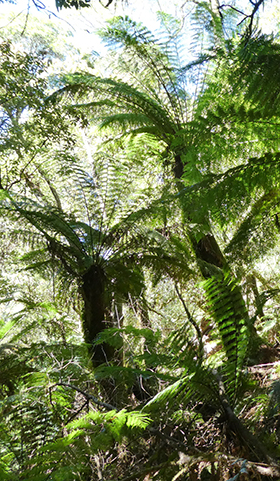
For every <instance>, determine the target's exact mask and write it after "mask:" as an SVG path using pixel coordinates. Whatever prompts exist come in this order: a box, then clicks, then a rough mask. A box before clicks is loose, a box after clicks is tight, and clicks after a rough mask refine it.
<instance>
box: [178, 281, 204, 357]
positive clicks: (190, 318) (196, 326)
mask: <svg viewBox="0 0 280 481" xmlns="http://www.w3.org/2000/svg"><path fill="white" fill-rule="evenodd" d="M175 290H176V292H177V295H178V298H179V299H180V301H181V303H182V305H183V307H184V310H185V313H186V314H187V317H188V320H189V322H190V323H191V325H192V326H193V327H194V329H195V330H196V333H197V338H198V342H199V357H200V358H201V357H202V356H203V342H202V333H201V330H200V328H199V326H198V324H197V323H196V322H195V320H194V319H193V317H192V315H191V313H190V311H189V309H188V307H187V305H186V303H185V301H184V299H183V297H182V295H181V293H180V291H179V289H178V286H177V284H176V283H175Z"/></svg>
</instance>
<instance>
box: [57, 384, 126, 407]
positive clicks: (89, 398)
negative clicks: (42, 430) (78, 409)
mask: <svg viewBox="0 0 280 481" xmlns="http://www.w3.org/2000/svg"><path fill="white" fill-rule="evenodd" d="M55 386H65V387H69V388H70V389H74V390H75V391H77V392H78V393H80V394H82V396H84V397H85V398H86V399H87V400H88V401H92V402H93V403H94V404H96V405H97V406H100V407H103V408H106V409H108V410H109V411H118V409H117V408H116V407H115V406H113V405H112V404H108V403H104V402H103V401H99V399H97V398H96V397H95V396H92V394H88V393H87V392H85V391H82V390H81V389H80V388H78V387H77V386H74V385H73V384H67V383H65V382H58V383H56V384H54V385H53V386H52V387H55Z"/></svg>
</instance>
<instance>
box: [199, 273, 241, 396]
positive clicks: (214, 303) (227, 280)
mask: <svg viewBox="0 0 280 481" xmlns="http://www.w3.org/2000/svg"><path fill="white" fill-rule="evenodd" d="M203 287H204V289H205V291H206V294H207V299H208V303H209V307H210V311H211V313H212V315H213V318H214V320H215V322H216V324H217V327H218V329H219V334H220V337H221V341H222V344H223V348H224V350H225V353H226V356H227V362H226V363H225V364H224V366H223V370H224V373H223V374H224V376H225V385H226V390H227V394H228V396H229V398H230V399H231V401H232V403H233V404H234V402H235V398H236V396H237V393H238V387H239V381H240V375H241V371H242V368H243V363H244V360H245V356H246V353H247V348H248V343H249V336H250V332H249V320H248V313H247V309H246V307H245V303H244V301H243V298H242V296H241V294H240V288H239V286H238V285H237V283H236V280H235V279H234V278H233V276H232V274H231V273H230V272H226V273H224V275H223V277H222V278H217V277H211V278H210V279H208V280H206V281H204V282H203Z"/></svg>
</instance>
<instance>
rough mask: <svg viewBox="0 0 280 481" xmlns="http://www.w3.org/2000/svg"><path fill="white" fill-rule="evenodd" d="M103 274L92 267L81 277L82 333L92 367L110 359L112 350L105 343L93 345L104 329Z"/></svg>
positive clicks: (96, 267)
mask: <svg viewBox="0 0 280 481" xmlns="http://www.w3.org/2000/svg"><path fill="white" fill-rule="evenodd" d="M105 283H106V279H105V274H104V271H103V269H102V268H101V267H100V266H95V265H92V266H91V267H90V269H89V270H88V271H87V272H86V273H85V274H84V275H83V276H82V285H81V294H82V298H83V301H84V306H83V316H82V318H83V331H84V338H85V342H86V343H87V344H88V345H89V353H90V356H91V359H92V363H93V365H95V366H97V365H99V364H102V363H104V362H107V361H109V360H110V359H112V357H113V354H114V350H113V348H112V346H110V345H108V344H107V343H102V344H98V345H94V343H95V341H96V340H97V338H98V335H99V334H100V333H102V332H103V331H104V329H105V328H106V327H108V326H107V325H106V303H105Z"/></svg>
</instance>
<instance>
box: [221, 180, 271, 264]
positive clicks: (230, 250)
mask: <svg viewBox="0 0 280 481" xmlns="http://www.w3.org/2000/svg"><path fill="white" fill-rule="evenodd" d="M279 200H280V199H279V192H278V190H276V189H272V190H271V191H270V192H268V193H266V194H264V195H263V196H262V197H261V198H260V199H258V200H257V201H256V202H255V203H254V204H253V205H252V207H251V209H250V211H249V213H248V214H247V215H246V216H245V218H244V220H243V221H242V222H241V223H240V225H239V226H238V228H237V230H236V232H235V233H234V235H233V237H232V239H231V241H230V242H229V244H228V245H227V247H226V249H225V252H226V253H227V254H229V255H230V257H231V258H232V259H235V260H237V261H238V259H240V254H242V256H241V258H242V261H245V260H247V259H249V260H250V261H252V260H255V259H258V258H260V256H261V255H262V254H263V253H267V252H268V251H269V249H272V248H273V247H274V246H275V243H276V242H277V238H278V235H279V232H278V227H277V218H278V217H277V215H278V206H279ZM237 253H238V255H237Z"/></svg>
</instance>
